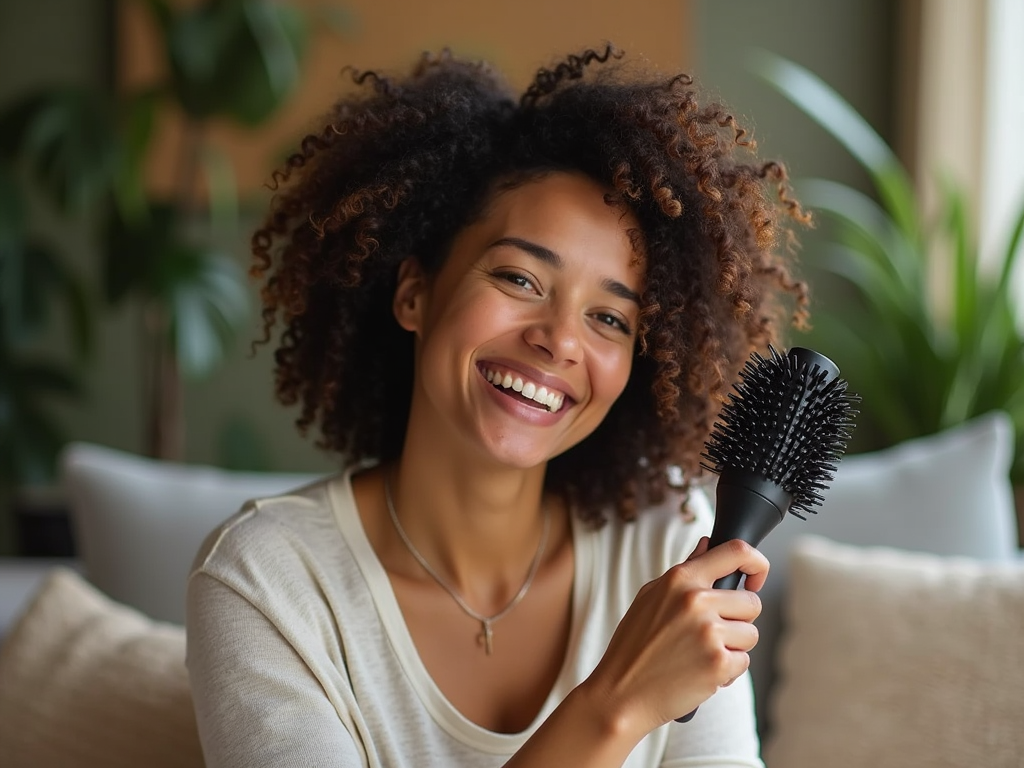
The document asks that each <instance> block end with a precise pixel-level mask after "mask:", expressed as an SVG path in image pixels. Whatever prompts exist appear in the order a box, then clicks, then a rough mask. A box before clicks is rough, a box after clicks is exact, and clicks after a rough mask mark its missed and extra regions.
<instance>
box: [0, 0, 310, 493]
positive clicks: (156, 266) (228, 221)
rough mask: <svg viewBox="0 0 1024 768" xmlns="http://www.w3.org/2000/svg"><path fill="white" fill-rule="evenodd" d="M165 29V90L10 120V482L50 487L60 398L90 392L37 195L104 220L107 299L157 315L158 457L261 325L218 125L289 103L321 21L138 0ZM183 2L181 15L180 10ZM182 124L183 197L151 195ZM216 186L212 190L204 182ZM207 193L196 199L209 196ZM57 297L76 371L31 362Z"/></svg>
mask: <svg viewBox="0 0 1024 768" xmlns="http://www.w3.org/2000/svg"><path fill="white" fill-rule="evenodd" d="M137 2H139V3H140V4H141V5H142V6H143V7H144V8H145V10H146V12H147V13H148V15H149V16H150V19H151V21H152V22H153V23H152V26H153V27H154V29H156V30H157V36H158V40H159V46H160V48H161V49H162V52H163V55H164V58H165V62H166V68H165V69H166V72H167V75H166V78H165V80H164V81H162V82H160V83H157V84H155V85H153V86H151V87H146V88H145V89H142V90H132V91H126V90H115V89H112V88H89V87H84V86H65V85H58V86H52V87H45V88H41V89H38V90H35V91H33V92H30V93H27V94H25V95H24V96H22V97H21V98H19V99H17V100H16V101H14V102H13V103H10V104H8V105H7V106H6V107H4V108H2V109H0V147H2V148H3V151H2V154H0V270H2V274H3V280H2V285H3V289H2V290H3V294H4V295H3V299H4V301H3V308H2V311H0V486H2V487H5V488H7V489H8V496H9V495H10V489H13V488H17V487H20V486H24V485H27V484H32V483H36V482H39V481H45V480H46V479H48V478H50V477H52V474H53V464H54V458H55V455H56V452H57V450H58V449H59V447H60V445H61V444H62V443H63V438H62V436H61V434H60V431H59V429H58V427H57V424H56V423H55V421H54V419H53V418H52V416H51V415H49V411H48V410H47V403H48V401H49V399H50V397H51V395H53V394H56V395H70V394H73V393H75V392H77V391H78V390H79V389H80V387H79V386H78V377H77V374H76V370H77V369H79V368H80V366H81V364H82V363H83V362H84V361H85V360H86V358H87V355H88V349H89V346H90V340H91V338H92V314H93V311H94V309H95V306H96V304H97V303H98V302H96V301H95V300H92V299H91V297H88V296H87V295H86V294H85V292H84V291H83V289H82V285H81V281H79V280H78V279H77V278H76V277H75V276H74V275H73V274H72V273H71V272H70V271H69V270H68V269H66V268H65V267H64V266H62V264H63V262H62V261H61V259H60V258H59V257H58V255H57V254H56V252H55V251H54V249H52V248H51V247H48V246H46V245H45V244H44V243H42V242H40V241H39V239H38V238H35V237H33V236H32V234H31V233H30V232H28V230H27V225H26V224H25V222H26V220H27V217H26V215H25V210H26V203H25V200H26V199H27V195H26V194H25V192H24V187H25V185H26V184H28V185H31V186H33V187H36V188H38V190H39V191H40V192H41V193H42V197H43V198H45V199H47V200H48V201H50V203H52V205H53V206H54V207H55V209H56V210H57V211H58V212H59V214H60V215H63V216H65V217H67V218H69V219H70V218H75V217H83V216H85V217H87V218H90V219H91V220H93V221H95V220H97V219H98V220H100V221H101V222H102V224H101V226H99V227H97V228H95V229H97V230H98V232H99V240H100V242H99V243H98V244H97V248H96V250H97V252H98V253H99V254H100V256H101V260H102V264H101V265H100V267H99V273H100V275H101V280H100V283H101V284H102V287H103V294H104V295H103V301H104V302H105V303H107V304H109V305H118V304H122V303H124V302H135V303H136V304H137V306H138V307H139V308H140V309H141V316H142V318H143V328H142V329H141V332H142V347H143V354H144V358H145V360H144V362H145V368H146V370H145V371H144V372H143V375H142V376H141V381H140V385H141V386H143V387H144V388H145V390H146V396H145V398H144V400H145V403H146V409H147V414H146V419H145V423H146V425H147V434H146V435H145V439H144V443H145V446H146V451H147V452H148V453H149V454H150V455H152V456H154V457H158V458H165V459H181V458H182V448H183V437H184V418H183V414H182V406H181V402H182V386H183V385H182V381H183V378H187V377H198V376H202V375H204V374H207V373H209V372H210V371H212V370H213V369H214V368H215V367H216V366H217V365H218V364H220V363H221V362H222V360H223V359H224V357H225V355H226V353H227V351H228V349H229V346H230V344H231V342H232V340H233V338H234V336H235V335H236V333H237V332H238V331H240V330H242V329H243V328H244V327H245V326H246V324H247V322H248V319H249V302H250V299H249V296H250V292H249V286H248V283H247V279H246V276H245V273H244V269H243V268H242V266H241V265H240V264H239V262H238V260H237V259H236V258H235V257H234V256H232V253H231V251H232V249H233V248H234V247H235V245H236V244H237V242H238V237H237V234H238V229H237V224H238V210H239V202H238V197H237V194H236V190H235V185H234V173H233V168H232V167H231V165H230V162H229V161H228V160H227V159H226V158H225V157H224V156H223V155H220V154H218V153H216V152H215V151H214V150H213V149H212V148H211V147H210V146H209V143H208V142H207V134H208V131H209V128H210V126H211V124H212V123H213V121H218V120H230V121H233V122H235V123H236V124H240V125H242V126H246V127H256V126H259V125H261V124H262V123H263V122H264V121H265V120H267V119H268V118H269V117H270V116H271V115H272V114H273V113H274V112H275V111H276V110H277V108H278V107H279V106H281V104H282V103H283V102H284V101H285V100H286V99H287V98H288V97H289V95H291V93H292V92H293V91H294V89H295V87H296V85H297V84H298V80H299V76H300V70H301V67H300V63H301V60H302V56H303V53H304V50H305V45H306V40H307V37H308V27H309V24H308V18H307V13H306V12H303V11H300V10H298V9H296V8H293V7H291V6H289V5H286V4H279V3H276V2H273V1H272V0H203V1H202V2H198V3H187V4H178V3H172V2H169V1H168V0H137ZM179 6H180V7H179ZM167 104H171V105H173V106H174V107H175V108H176V110H177V111H178V112H179V113H180V114H181V115H182V116H183V118H184V124H185V127H184V131H183V135H184V141H183V142H182V144H181V148H180V157H179V158H177V168H178V169H179V175H178V179H177V183H176V185H175V190H174V192H173V193H172V194H168V195H159V194H157V193H155V192H153V191H151V190H150V189H148V188H147V185H146V183H145V179H144V169H145V161H146V158H147V154H148V152H149V151H150V147H151V144H152V141H153V136H154V126H155V123H156V120H157V118H158V110H159V109H160V108H161V107H163V106H166V105H167ZM204 182H205V183H204ZM202 189H205V190H206V194H205V195H202V194H197V190H202ZM46 295H59V296H62V297H63V299H64V302H65V305H66V306H67V307H68V308H69V310H70V311H68V312H65V313H64V314H65V316H67V317H68V318H69V320H70V321H71V327H72V328H71V330H72V337H73V338H74V339H75V340H76V349H77V350H78V355H77V357H76V359H75V360H74V361H72V362H66V361H64V362H61V361H55V360H48V359H43V360H41V359H37V358H29V357H27V352H26V351H25V349H26V346H25V343H24V342H25V337H26V334H27V333H28V331H30V330H35V329H36V328H38V327H39V326H40V324H41V323H43V322H44V321H45V320H46V318H45V317H44V316H43V314H42V313H41V310H42V308H45V307H46V306H48V302H44V301H42V300H41V299H42V298H43V297H44V296H46Z"/></svg>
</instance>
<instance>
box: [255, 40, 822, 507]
mask: <svg viewBox="0 0 1024 768" xmlns="http://www.w3.org/2000/svg"><path fill="white" fill-rule="evenodd" d="M620 58H621V53H620V52H618V51H617V50H615V49H614V48H613V47H611V46H609V47H607V48H605V49H604V50H600V51H594V50H587V51H586V52H584V53H582V54H581V55H578V56H577V55H573V56H569V57H567V58H566V59H565V60H563V61H561V62H560V63H558V64H557V66H554V67H553V68H550V69H547V68H544V69H541V70H539V71H538V73H537V75H536V77H535V78H534V80H533V82H532V84H531V85H530V86H529V87H528V88H527V89H526V91H525V92H524V93H523V94H522V96H521V97H519V98H516V96H515V95H514V93H513V92H512V91H511V90H510V88H509V87H508V86H507V85H506V84H505V82H504V81H503V80H502V79H501V77H500V76H499V75H498V74H497V73H495V72H494V71H492V70H491V69H490V68H489V67H488V66H487V65H486V64H482V63H476V62H468V61H463V60H460V59H458V58H456V57H454V56H452V55H451V54H449V53H448V52H445V53H443V54H442V55H440V56H431V55H426V56H424V57H423V58H422V59H421V60H420V61H419V63H418V64H417V65H416V66H415V67H414V68H413V70H412V72H411V74H409V75H408V76H406V77H403V78H395V79H392V78H387V77H384V76H382V75H380V74H378V73H376V72H358V71H355V70H353V71H352V78H353V81H354V83H355V84H356V85H357V86H359V88H358V89H357V90H356V92H355V93H354V94H351V95H347V96H345V97H344V98H342V99H341V100H340V101H339V102H338V103H337V104H335V105H334V107H333V108H332V110H331V111H330V112H329V114H328V115H327V116H326V121H325V125H324V127H323V129H322V130H321V131H320V132H319V133H316V134H313V135H309V136H307V137H306V138H305V139H304V140H303V142H302V146H301V151H299V152H297V153H296V154H294V155H292V156H291V157H290V158H289V159H288V160H287V162H286V164H285V165H284V167H283V168H282V169H280V170H278V171H276V172H275V174H274V176H273V179H272V184H271V186H272V188H273V189H274V190H275V192H276V193H275V195H274V199H273V201H272V203H271V207H270V211H269V213H268V215H267V218H266V220H265V221H264V223H263V225H262V226H261V227H260V228H259V229H258V230H257V231H256V232H255V234H254V235H253V239H252V248H253V253H254V255H255V262H254V266H253V267H252V270H251V272H252V274H253V276H255V277H256V278H257V279H260V280H262V281H263V284H262V288H261V296H262V301H263V331H264V333H263V337H262V338H261V339H259V340H258V341H257V342H256V343H266V342H268V341H269V340H270V339H271V337H272V334H273V330H274V326H275V324H276V323H278V322H281V323H282V325H283V331H282V332H281V341H280V345H279V346H278V348H277V350H276V352H275V363H276V369H275V378H276V383H275V386H276V393H277V397H278V399H279V400H280V401H281V402H282V403H284V404H285V405H294V404H296V403H300V404H301V413H300V415H299V416H298V418H297V420H296V423H297V425H298V427H299V429H300V430H301V431H302V432H303V433H305V432H307V431H308V429H309V428H310V427H311V426H312V425H314V424H317V425H318V427H319V431H320V435H321V438H320V440H319V443H318V444H319V445H320V446H321V447H323V448H326V449H329V450H332V451H336V452H338V453H339V454H341V456H342V457H343V459H344V460H346V461H358V460H363V459H370V458H376V459H379V460H381V461H389V460H393V459H395V458H396V457H398V456H399V454H400V453H401V450H402V444H403V440H404V436H405V429H406V422H407V419H408V415H409V404H410V400H411V388H412V381H413V370H412V368H413V346H412V344H413V341H412V334H409V333H407V332H405V331H403V330H402V329H401V328H400V327H399V325H398V323H397V321H396V320H395V318H394V316H393V314H392V310H391V306H392V304H391V300H392V296H393V293H394V290H395V288H396V284H397V270H398V265H399V264H400V262H401V261H402V260H403V259H404V258H406V257H408V256H410V255H415V256H416V257H417V258H418V260H419V261H420V263H421V264H422V265H423V268H424V270H425V271H426V272H427V273H428V274H434V273H436V271H437V270H438V269H440V267H441V265H442V264H443V262H444V259H445V257H446V255H447V251H448V248H449V245H450V243H451V242H452V240H453V239H454V237H455V235H456V234H457V233H458V232H459V231H460V230H461V229H462V228H463V227H465V226H466V225H467V224H468V223H470V222H472V221H473V220H474V219H475V217H477V216H479V215H480V214H481V212H482V210H483V208H484V206H485V205H486V204H487V202H488V201H489V200H490V199H493V196H494V195H495V194H498V193H500V191H501V190H503V189H506V188H508V187H509V186H514V185H517V184H522V183H525V182H527V181H529V180H531V179H534V178H537V177H538V176H542V175H544V174H546V173H550V172H554V171H575V172H582V173H583V174H586V175H587V176H589V177H590V178H592V179H593V180H595V181H597V182H598V183H600V184H601V185H603V186H605V187H606V188H609V189H611V190H614V193H615V196H616V197H617V198H618V199H620V200H621V201H623V202H625V203H626V204H627V205H628V206H629V208H630V209H631V210H632V212H633V213H634V214H635V216H636V218H637V220H638V222H639V224H640V230H641V232H640V239H641V240H642V242H640V243H638V247H639V248H641V249H642V253H643V255H644V260H645V263H646V279H645V288H644V291H643V294H642V297H641V312H640V322H639V328H638V335H637V343H636V346H635V352H634V359H633V369H632V372H631V375H630V378H629V381H628V383H627V385H626V388H625V390H624V392H623V393H622V395H621V396H620V397H619V398H618V400H617V401H616V402H615V404H614V405H613V406H612V408H611V410H610V411H609V413H608V415H607V416H606V418H605V419H604V421H603V422H602V423H601V424H600V426H599V427H598V428H597V429H596V430H595V431H594V432H593V433H592V434H591V435H590V436H589V437H587V438H586V439H585V440H583V441H582V442H580V443H579V444H577V445H576V446H574V447H573V448H571V449H569V450H568V451H566V452H565V453H563V454H561V455H559V456H557V457H555V458H554V459H552V460H551V462H550V463H549V465H548V469H547V473H546V475H545V485H546V487H547V488H548V489H549V490H552V491H555V492H558V493H561V494H563V495H565V496H566V497H567V498H568V499H570V500H571V502H572V504H573V506H574V507H575V508H576V509H578V510H580V514H582V515H583V516H584V517H586V518H588V519H592V520H600V519H603V518H604V516H605V514H606V512H607V511H608V510H611V509H614V510H615V511H617V513H618V514H619V515H621V516H622V517H624V518H626V519H629V518H631V517H633V516H635V514H636V512H637V510H638V508H639V507H640V506H641V505H642V504H644V503H647V502H655V501H659V500H661V499H662V498H663V497H664V494H665V492H666V490H667V489H668V486H669V479H668V476H669V472H668V469H669V467H672V466H678V467H680V468H682V470H683V472H684V475H685V476H686V477H688V478H692V477H694V476H696V474H697V473H699V471H700V452H701V450H702V447H703V441H704V440H706V438H707V435H708V434H709V432H710V430H711V428H712V426H713V423H714V418H715V416H716V414H717V412H718V410H719V407H720V405H721V402H722V401H723V399H724V397H725V393H726V390H727V389H728V387H729V386H730V384H731V382H732V380H733V378H734V377H735V375H736V373H737V372H738V370H739V369H740V368H741V366H742V365H743V363H744V362H745V360H746V359H747V358H748V356H749V355H750V353H751V351H753V350H755V349H764V348H765V347H766V346H767V345H768V344H769V343H772V342H774V341H776V335H777V334H778V332H779V330H778V329H779V325H780V320H782V319H783V317H782V315H783V314H784V306H785V305H786V304H790V305H791V309H790V318H791V320H792V321H793V322H794V323H795V324H798V325H799V324H802V323H803V321H804V319H805V317H806V308H807V301H808V299H807V290H806V286H805V285H804V284H803V283H802V282H799V281H797V280H795V279H794V278H793V277H792V276H791V273H790V270H789V268H788V266H787V264H786V261H785V259H784V256H783V254H780V253H779V251H780V250H781V251H784V252H785V253H786V254H788V252H789V250H790V249H787V248H784V247H781V246H784V245H785V241H786V240H787V238H790V236H791V233H790V230H789V228H788V227H787V226H786V221H787V220H788V221H798V222H802V223H806V221H807V215H806V213H805V212H804V211H803V210H802V209H801V208H800V206H799V204H798V203H797V202H796V201H795V200H793V199H792V198H791V197H790V196H789V191H788V185H787V177H786V172H785V169H784V167H783V166H782V165H781V164H779V163H777V162H758V161H757V160H756V157H755V155H754V144H753V141H751V140H750V139H749V137H748V136H747V134H746V132H745V131H744V130H743V129H742V128H740V127H739V125H738V124H737V123H736V121H735V119H734V118H733V116H732V115H730V114H729V113H728V112H727V111H726V109H725V108H724V107H723V106H722V105H720V104H717V103H707V104H702V103H700V101H699V98H698V96H699V94H698V91H697V88H696V87H695V86H694V84H693V81H692V80H691V78H689V77H688V76H686V75H677V76H675V77H670V78H666V77H655V76H651V75H647V74H645V73H639V74H637V73H635V72H634V71H633V70H632V69H630V68H628V67H626V66H625V65H624V64H623V63H622V62H619V61H616V60H617V59H620ZM772 187H774V189H772Z"/></svg>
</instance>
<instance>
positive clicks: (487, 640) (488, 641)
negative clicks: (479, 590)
mask: <svg viewBox="0 0 1024 768" xmlns="http://www.w3.org/2000/svg"><path fill="white" fill-rule="evenodd" d="M384 500H385V502H387V505H388V514H389V515H391V522H392V523H394V525H395V530H396V531H397V532H398V537H399V538H400V539H401V540H402V543H403V544H405V547H406V549H408V550H409V554H411V555H412V556H413V557H414V558H416V562H417V563H419V564H420V565H421V566H423V570H425V571H426V572H427V573H428V574H430V577H431V578H432V579H433V580H434V581H436V582H437V583H438V584H440V585H441V587H442V588H443V589H444V591H445V592H447V593H448V594H449V595H451V596H452V599H453V600H454V601H455V602H456V603H457V604H458V606H459V608H461V609H462V610H463V611H464V612H465V613H467V614H469V615H470V616H472V617H473V618H474V619H476V620H477V621H479V622H480V627H481V629H480V634H479V635H477V643H478V644H480V643H482V644H483V646H484V650H485V651H486V653H487V655H488V656H490V655H491V650H492V643H493V637H494V632H493V630H492V629H491V625H492V624H494V623H495V622H497V621H499V620H500V619H503V618H504V617H505V616H507V615H508V614H509V613H510V612H511V611H512V609H513V608H515V607H516V606H517V605H519V603H520V602H522V600H523V598H524V597H526V593H527V591H529V589H530V585H531V584H533V577H534V576H536V575H537V570H538V569H539V568H540V559H541V555H543V554H544V546H545V544H547V540H548V529H549V528H550V527H551V511H550V510H549V509H547V508H546V507H545V510H544V530H543V532H542V533H541V535H540V545H539V546H538V547H537V554H535V555H534V556H533V562H532V563H530V571H529V573H527V574H526V580H525V581H524V582H523V586H521V587H520V588H519V591H518V592H516V594H515V597H513V598H512V599H511V600H510V601H509V603H508V605H506V606H505V607H504V608H502V609H501V610H500V611H498V612H497V613H496V614H494V615H493V616H484V615H483V614H481V613H477V612H476V611H474V610H473V609H472V608H471V607H470V606H469V605H468V604H467V603H466V601H465V600H463V599H462V595H460V594H459V593H458V592H457V591H456V590H455V588H454V587H452V586H451V585H450V584H448V582H446V581H445V580H444V579H443V578H441V575H440V574H439V573H438V572H437V571H435V570H434V569H433V568H431V567H430V563H428V562H427V560H426V558H424V557H423V555H421V554H420V553H419V551H418V550H417V549H416V547H414V546H413V543H412V542H411V541H410V540H409V537H408V536H407V535H406V533H405V530H404V529H403V528H402V524H401V523H400V522H398V513H397V512H395V503H394V501H392V499H391V477H390V475H389V474H388V473H387V472H385V473H384Z"/></svg>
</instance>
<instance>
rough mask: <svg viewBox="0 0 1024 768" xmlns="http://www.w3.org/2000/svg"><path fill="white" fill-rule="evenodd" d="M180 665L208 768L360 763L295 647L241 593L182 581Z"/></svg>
mask: <svg viewBox="0 0 1024 768" xmlns="http://www.w3.org/2000/svg"><path fill="white" fill-rule="evenodd" d="M187 637H188V650H187V665H188V672H189V680H190V683H191V687H192V697H193V702H194V705H195V711H196V723H197V725H198V728H199V739H200V742H201V743H202V747H203V756H204V758H205V760H206V765H207V768H243V766H244V768H263V767H264V766H267V767H268V768H269V766H292V765H294V766H300V765H301V766H333V767H336V768H342V767H343V766H344V768H349V767H350V766H364V765H367V760H366V757H365V755H363V754H362V749H361V747H360V746H359V745H358V743H357V742H356V740H355V739H353V738H352V735H351V732H350V730H349V728H348V727H347V726H346V724H345V722H344V721H343V719H342V716H341V715H339V712H338V710H337V708H336V707H335V705H334V704H333V703H332V702H331V701H330V699H329V698H328V696H327V695H326V693H325V691H324V688H323V686H322V685H321V684H320V682H319V681H318V680H317V677H316V675H315V674H314V673H313V671H312V670H311V669H310V667H309V665H308V664H307V663H305V661H304V660H303V658H302V656H301V654H300V652H299V651H298V650H297V649H296V648H295V647H294V645H293V644H292V643H290V642H289V641H288V640H287V639H286V638H285V637H284V635H283V634H282V633H281V632H280V631H279V630H278V629H277V628H276V627H275V626H274V625H273V623H272V622H271V621H270V620H269V619H268V618H267V617H266V616H265V615H264V614H263V613H262V612H261V611H260V610H258V609H257V608H256V607H255V606H254V605H253V604H252V603H250V602H249V601H248V600H247V599H245V597H243V596H242V595H240V594H239V593H238V592H236V591H235V590H234V589H232V588H231V587H229V586H227V585H226V584H224V583H222V582H221V581H219V580H218V579H216V578H214V577H213V576H211V575H209V574H207V573H204V572H202V571H200V572H197V573H195V574H193V576H192V577H191V579H190V580H189V587H188V602H187Z"/></svg>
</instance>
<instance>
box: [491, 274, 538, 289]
mask: <svg viewBox="0 0 1024 768" xmlns="http://www.w3.org/2000/svg"><path fill="white" fill-rule="evenodd" d="M497 276H498V277H499V278H501V279H502V280H505V281H507V282H509V283H512V284H513V285H516V286H519V287H520V288H526V289H528V290H529V289H532V288H533V287H534V285H533V281H532V280H530V278H528V277H527V276H526V275H523V274H520V273H519V272H499V273H498V275H497Z"/></svg>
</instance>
